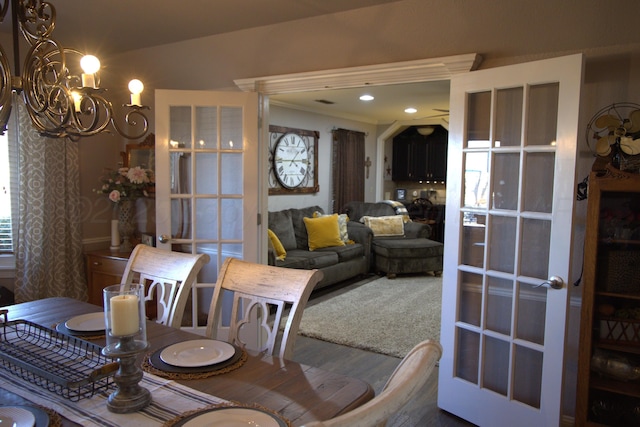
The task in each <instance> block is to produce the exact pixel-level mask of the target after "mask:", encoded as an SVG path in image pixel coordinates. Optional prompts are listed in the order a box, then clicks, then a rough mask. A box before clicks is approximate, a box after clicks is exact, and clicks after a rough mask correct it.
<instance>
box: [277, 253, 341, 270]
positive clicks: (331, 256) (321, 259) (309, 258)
mask: <svg viewBox="0 0 640 427" xmlns="http://www.w3.org/2000/svg"><path fill="white" fill-rule="evenodd" d="M289 257H295V258H303V259H304V260H305V264H306V265H307V267H305V268H306V269H312V268H324V267H328V266H330V265H334V264H337V263H338V255H337V254H336V253H335V252H333V251H326V252H321V251H315V252H310V251H305V250H302V249H294V250H293V251H290V252H289V253H288V256H287V258H289Z"/></svg>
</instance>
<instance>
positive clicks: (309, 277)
mask: <svg viewBox="0 0 640 427" xmlns="http://www.w3.org/2000/svg"><path fill="white" fill-rule="evenodd" d="M322 277H323V274H322V272H321V271H319V270H298V269H293V268H283V267H274V266H269V265H264V264H256V263H252V262H247V261H242V260H239V259H237V258H227V259H226V260H225V262H224V263H223V264H222V268H221V269H220V272H219V273H218V280H217V282H216V287H215V290H214V293H213V299H212V301H211V307H210V309H209V317H208V320H207V330H206V335H207V336H208V337H210V338H216V337H217V336H218V329H219V327H220V325H221V314H222V306H223V301H224V300H225V297H224V294H225V291H230V292H233V304H232V308H231V319H230V325H229V335H228V338H227V341H228V342H230V343H233V344H236V345H239V346H241V347H243V348H244V347H245V346H247V343H246V342H244V341H243V339H245V338H243V337H244V335H243V337H241V334H240V332H241V330H242V329H243V328H244V327H247V328H255V329H252V331H257V336H258V337H260V336H264V337H265V338H266V339H265V341H264V344H262V345H260V344H259V343H258V341H259V340H256V343H255V346H256V347H257V348H253V349H255V350H258V351H262V352H265V353H266V354H269V355H277V356H279V357H280V358H291V355H292V353H293V345H294V342H295V339H296V335H297V334H298V327H299V326H300V320H301V319H302V312H303V310H304V307H305V306H306V304H307V301H308V300H309V295H311V291H313V288H314V287H315V285H316V284H317V283H318V282H319V281H320V280H321V279H322ZM287 308H289V314H288V317H287V321H286V324H285V326H284V332H283V333H282V334H281V336H280V334H279V331H280V326H281V322H282V318H283V313H284V312H285V310H286V309H287ZM278 344H279V345H278ZM249 347H250V348H252V347H253V345H249Z"/></svg>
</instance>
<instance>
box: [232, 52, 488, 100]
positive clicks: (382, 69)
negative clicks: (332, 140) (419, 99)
mask: <svg viewBox="0 0 640 427" xmlns="http://www.w3.org/2000/svg"><path fill="white" fill-rule="evenodd" d="M481 61H482V57H481V56H480V55H478V54H477V53H470V54H465V55H455V56H447V57H442V58H432V59H419V60H415V61H406V62H394V63H389V64H379V65H368V66H361V67H352V68H340V69H333V70H324V71H312V72H306V73H294V74H282V75H277V76H267V77H253V78H247V79H237V80H234V83H235V84H236V86H238V87H239V88H240V89H241V90H242V91H244V92H253V91H255V92H260V93H262V94H264V95H274V94H280V93H290V92H305V91H313V90H326V89H344V88H352V87H362V86H380V85H389V84H397V83H418V82H428V81H436V80H448V79H450V78H451V77H452V76H453V75H455V74H461V73H466V72H469V71H473V70H475V69H477V67H478V66H479V65H480V62H481Z"/></svg>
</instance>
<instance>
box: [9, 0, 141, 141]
mask: <svg viewBox="0 0 640 427" xmlns="http://www.w3.org/2000/svg"><path fill="white" fill-rule="evenodd" d="M9 1H11V7H12V19H13V24H14V25H13V32H14V56H16V57H18V56H19V52H18V51H17V49H18V47H17V46H18V44H17V31H18V29H19V30H20V33H21V34H22V36H23V37H24V38H25V39H26V40H27V42H28V43H29V45H30V49H29V52H28V53H27V55H26V57H25V59H24V62H23V67H22V76H17V74H19V70H16V76H13V77H12V75H11V71H10V68H9V62H8V59H7V55H6V54H5V52H4V50H3V49H2V47H1V46H0V85H1V86H0V103H1V104H0V133H4V131H6V126H7V122H8V120H9V116H10V114H11V102H12V96H11V94H12V92H18V93H21V94H22V98H23V100H24V102H25V105H26V109H27V111H28V114H29V117H30V118H31V121H32V123H33V126H34V127H35V128H36V129H37V131H38V132H39V133H40V134H42V135H45V136H48V137H52V138H70V139H72V140H77V139H79V138H82V137H87V136H93V135H96V134H99V133H101V132H112V131H115V132H116V133H117V134H119V135H121V136H123V137H124V138H127V139H139V138H142V137H144V136H145V134H146V133H147V132H148V130H149V121H148V119H147V117H146V115H145V114H144V111H143V110H145V109H148V107H145V106H142V105H134V104H126V105H123V107H124V108H125V109H126V110H127V111H126V113H124V124H125V125H126V130H125V127H124V126H121V125H119V124H118V121H117V120H116V117H115V112H114V108H113V104H112V103H111V101H109V100H108V99H107V98H106V96H105V92H106V90H105V89H102V88H100V87H99V85H100V78H99V73H98V71H97V70H98V68H99V61H98V60H97V58H92V59H93V60H95V61H96V62H97V67H98V68H96V69H95V70H92V71H87V70H86V69H85V70H82V69H80V62H81V61H80V60H81V59H82V58H83V57H84V55H83V54H82V53H81V52H79V51H77V50H75V49H71V48H65V47H63V46H61V45H60V43H58V42H57V41H56V40H55V39H54V38H52V37H51V33H52V32H53V30H54V28H55V20H56V10H55V7H54V6H53V5H52V4H51V3H50V2H46V1H41V0H7V1H2V0H0V2H1V3H0V5H1V6H0V14H1V16H0V22H3V21H4V18H5V15H6V13H7V8H8V4H9V3H8V2H9ZM16 64H19V62H16ZM18 67H19V65H16V68H18ZM82 67H85V66H84V65H82ZM138 83H139V82H138ZM139 84H140V85H142V83H139ZM139 98H140V97H139V93H138V94H137V95H136V98H135V99H136V100H137V103H139ZM132 99H133V97H132ZM132 102H133V101H132Z"/></svg>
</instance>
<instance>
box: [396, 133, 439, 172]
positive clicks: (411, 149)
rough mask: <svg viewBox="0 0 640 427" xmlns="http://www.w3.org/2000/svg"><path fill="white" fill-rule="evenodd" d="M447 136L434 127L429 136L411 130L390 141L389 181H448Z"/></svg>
mask: <svg viewBox="0 0 640 427" xmlns="http://www.w3.org/2000/svg"><path fill="white" fill-rule="evenodd" d="M448 135H449V133H448V131H447V130H446V129H444V128H443V127H442V126H434V131H433V133H432V134H430V135H428V136H424V135H420V134H419V133H418V131H417V130H416V129H415V128H414V127H410V128H408V129H406V130H405V131H403V132H402V133H400V134H399V135H397V136H396V137H394V138H393V160H392V166H393V168H392V179H393V180H394V181H440V182H444V181H445V180H446V178H447V145H448V137H449V136H448Z"/></svg>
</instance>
